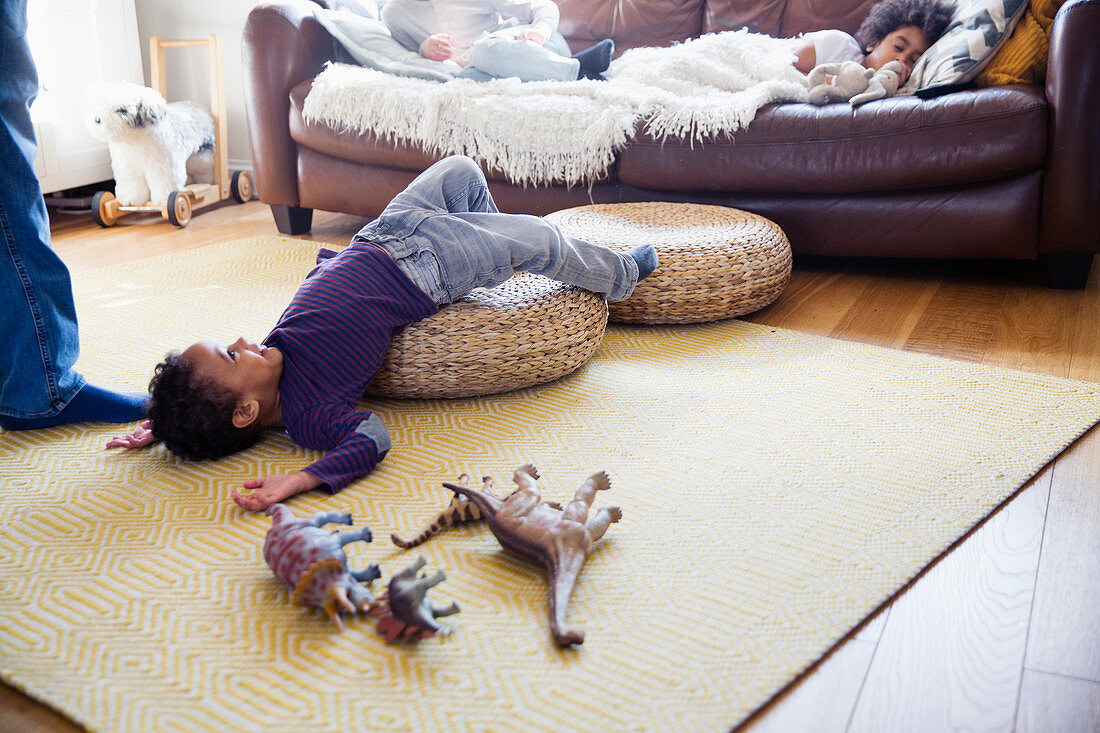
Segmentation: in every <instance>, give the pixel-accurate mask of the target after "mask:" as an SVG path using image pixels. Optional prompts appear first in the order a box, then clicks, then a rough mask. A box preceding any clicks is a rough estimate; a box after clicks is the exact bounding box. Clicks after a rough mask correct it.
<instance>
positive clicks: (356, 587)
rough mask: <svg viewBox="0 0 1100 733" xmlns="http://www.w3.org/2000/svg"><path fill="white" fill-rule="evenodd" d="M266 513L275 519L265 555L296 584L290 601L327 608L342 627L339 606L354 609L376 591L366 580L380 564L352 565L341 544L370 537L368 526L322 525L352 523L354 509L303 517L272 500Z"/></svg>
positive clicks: (284, 577) (279, 575)
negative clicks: (336, 528)
mask: <svg viewBox="0 0 1100 733" xmlns="http://www.w3.org/2000/svg"><path fill="white" fill-rule="evenodd" d="M266 514H267V515H268V516H270V517H271V518H272V522H271V529H269V530H268V531H267V537H266V538H265V539H264V561H265V562H266V563H267V564H268V567H270V568H271V570H272V572H274V573H275V577H277V578H278V579H279V580H281V581H283V582H284V583H286V584H287V585H288V586H290V587H291V588H292V589H293V592H292V593H291V597H290V599H291V602H292V603H294V604H295V605H298V606H314V607H319V608H323V609H324V610H325V613H327V614H328V617H329V618H331V619H332V620H333V622H334V623H335V624H336V626H337V628H339V629H340V630H341V631H342V630H343V628H344V624H343V621H341V620H340V609H341V608H343V609H345V610H347V611H348V612H350V613H355V612H356V611H357V610H358V611H362V610H364V609H366V608H367V607H369V606H370V605H371V604H373V603H374V596H373V595H372V594H371V592H370V591H369V590H368V589H367V587H366V586H365V585H363V583H369V582H370V581H372V580H375V579H376V578H379V577H381V573H380V572H379V571H378V566H377V565H369V566H367V568H366V569H365V570H348V558H347V555H345V554H344V549H343V548H344V545H346V544H348V543H349V542H358V541H360V540H361V541H363V542H370V541H371V539H372V537H371V531H370V528H369V527H360V528H359V529H354V530H348V531H346V532H338V531H337V532H326V531H325V530H323V529H321V527H322V526H324V525H326V524H329V523H337V524H348V525H350V524H351V523H352V520H351V515H350V514H347V513H340V512H319V513H317V514H314V515H313V516H312V517H310V518H309V519H301V518H299V517H295V516H294V514H293V512H291V511H290V510H289V509H287V508H286V507H285V506H283V505H282V504H272V505H271V506H270V507H268V508H267V511H266Z"/></svg>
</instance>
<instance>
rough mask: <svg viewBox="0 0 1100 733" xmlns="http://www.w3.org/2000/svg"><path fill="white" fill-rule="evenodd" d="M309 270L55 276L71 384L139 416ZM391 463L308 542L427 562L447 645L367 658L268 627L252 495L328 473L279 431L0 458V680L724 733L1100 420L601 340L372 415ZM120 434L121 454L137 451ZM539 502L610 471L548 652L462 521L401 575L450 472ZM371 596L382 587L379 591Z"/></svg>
mask: <svg viewBox="0 0 1100 733" xmlns="http://www.w3.org/2000/svg"><path fill="white" fill-rule="evenodd" d="M316 247H317V245H316V244H314V243H311V242H305V241H300V240H294V239H288V238H279V237H264V238H256V239H250V240H242V241H239V242H232V243H228V244H225V245H218V246H212V247H204V248H201V249H196V250H193V251H189V252H184V253H178V254H173V255H170V256H166V257H158V258H152V259H148V260H141V261H138V262H135V263H131V264H127V265H125V266H116V267H110V268H105V269H101V270H96V271H92V272H83V273H75V274H74V289H75V292H76V295H77V306H78V313H79V314H80V316H81V338H82V358H81V362H80V364H79V368H80V369H81V370H82V371H84V372H85V373H86V374H89V375H91V376H92V377H93V378H94V380H95V381H96V382H97V383H99V384H102V385H104V386H109V387H114V388H121V389H141V388H143V386H144V384H145V383H146V382H147V380H148V377H149V372H150V369H151V367H152V365H153V364H154V363H155V362H156V361H157V360H158V359H159V358H160V357H161V356H162V355H163V353H164V352H165V351H167V350H168V349H169V348H173V347H183V346H186V345H187V344H189V343H191V341H193V340H194V339H196V338H198V337H211V338H215V339H220V340H223V341H229V340H232V339H234V338H236V337H237V336H238V335H245V336H249V337H252V338H256V339H258V338H262V337H263V336H264V335H265V334H266V333H267V330H268V329H269V328H270V327H271V326H272V325H273V324H274V321H275V319H276V318H277V317H278V316H279V314H280V313H281V311H282V308H283V306H284V305H285V303H286V302H287V301H288V299H289V297H290V295H291V293H292V292H293V291H294V289H295V287H296V286H297V284H298V282H299V281H300V279H301V278H302V276H303V275H304V274H305V273H306V272H307V271H308V270H309V268H310V266H311V264H312V262H313V258H314V254H315V251H316ZM365 404H366V405H368V406H369V407H370V408H372V409H374V410H375V411H376V412H377V413H378V415H379V416H380V417H381V418H382V419H383V421H384V422H385V423H386V425H387V426H388V427H389V430H390V433H391V436H392V439H393V447H392V449H391V451H390V454H389V455H388V457H387V458H386V459H385V460H384V461H383V462H382V463H381V464H380V465H379V467H378V468H377V469H376V470H375V472H374V473H373V474H371V475H370V476H367V477H364V478H362V479H360V480H358V481H356V482H354V483H352V484H351V485H350V486H348V487H347V488H345V489H344V490H343V491H341V492H339V493H338V494H336V495H334V496H328V495H327V494H322V493H320V492H311V493H308V494H303V495H300V496H297V497H294V498H293V499H291V500H290V501H289V506H290V507H291V509H292V510H293V511H294V512H295V513H296V514H298V515H301V516H304V515H306V514H310V513H313V512H315V511H324V510H337V511H348V512H351V514H352V515H353V516H354V518H355V522H356V525H361V524H367V525H369V526H370V527H371V529H372V530H373V532H374V537H375V541H374V542H373V543H372V544H370V545H366V544H363V543H356V544H354V545H349V546H348V548H347V550H348V554H349V557H350V561H351V565H352V566H353V567H362V566H364V565H366V564H367V563H369V562H376V563H378V564H379V565H380V566H381V569H382V572H383V581H382V583H384V582H386V581H388V579H389V577H390V576H391V575H392V574H393V573H394V572H395V571H397V570H399V569H401V568H403V567H404V566H405V565H406V564H407V563H408V562H410V561H411V560H412V559H414V558H415V557H416V555H417V554H418V553H420V554H423V555H424V556H425V557H426V558H427V560H428V565H427V569H428V570H429V571H430V570H434V569H435V568H442V569H443V570H444V571H445V572H446V574H447V580H446V581H445V582H444V583H442V584H441V585H439V586H436V587H435V588H434V589H433V591H432V597H433V599H434V600H436V601H437V602H441V603H448V602H450V601H452V600H455V601H457V602H458V603H459V605H460V606H461V609H462V611H461V613H459V614H458V615H457V616H454V617H450V618H448V619H444V621H447V622H449V623H450V624H451V625H454V626H455V627H456V628H455V631H454V633H452V634H451V635H449V636H446V637H434V638H431V639H427V640H425V641H422V642H420V643H419V644H417V645H402V644H387V643H386V642H385V640H384V638H383V637H382V636H380V635H379V634H378V633H377V632H376V630H375V626H376V622H375V620H374V619H369V618H366V617H362V616H360V617H355V618H351V619H348V620H347V624H346V626H347V627H346V629H345V630H344V631H343V632H342V633H341V632H338V631H337V630H336V628H335V627H334V626H333V625H332V624H331V623H330V622H329V621H328V620H327V619H326V618H325V617H324V615H323V614H322V613H321V612H319V611H310V610H303V609H300V608H297V607H294V606H292V605H291V604H290V602H289V592H288V590H287V588H285V587H284V586H282V585H281V583H280V582H279V581H277V580H276V579H275V578H274V576H273V575H272V574H271V572H270V571H269V570H268V568H267V566H266V565H265V564H264V562H263V558H262V556H261V546H262V544H263V539H264V535H265V533H266V531H267V528H268V526H269V524H270V520H269V519H268V518H267V517H264V516H263V515H258V514H252V513H248V512H244V511H242V510H240V509H239V508H238V507H237V506H236V505H235V504H234V503H233V502H232V501H231V500H230V499H229V493H230V491H232V490H233V489H234V488H236V487H238V486H239V485H240V484H241V483H242V482H243V481H244V480H246V479H248V478H251V477H255V476H264V475H267V474H269V473H273V472H277V471H291V470H295V469H297V468H300V467H302V466H303V465H305V464H306V463H308V462H310V461H311V460H314V459H315V458H316V457H317V456H318V455H319V454H318V453H316V452H313V451H309V450H305V449H302V448H299V447H297V446H296V445H294V444H293V443H292V442H291V441H290V440H289V439H288V438H287V437H286V436H285V435H281V434H275V433H272V434H270V435H269V436H267V437H266V438H265V439H264V440H262V441H261V442H260V443H259V444H258V445H256V446H255V447H253V448H252V449H250V450H248V451H246V452H243V453H240V454H237V455H234V456H230V457H228V458H225V459H222V460H219V461H215V462H204V463H186V462H182V461H179V460H177V459H175V458H174V457H172V456H171V455H170V454H168V453H166V452H165V450H164V449H163V447H160V446H154V447H152V448H149V449H146V450H143V451H121V450H114V451H106V450H104V449H103V448H102V446H103V444H104V442H105V441H106V440H107V439H108V438H109V437H110V436H112V435H114V434H116V433H118V432H121V430H120V426H110V425H103V424H85V425H69V426H63V427H58V428H51V429H46V430H39V431H29V432H19V433H0V676H2V677H3V679H4V680H5V681H6V682H8V683H9V684H12V685H14V686H15V687H17V688H19V689H20V690H23V691H24V692H26V693H27V694H29V695H30V696H32V697H34V698H37V699H39V700H41V701H43V702H45V703H47V704H49V705H51V706H53V707H55V708H56V709H58V710H60V711H61V712H62V713H64V714H65V715H67V716H68V717H70V718H72V719H73V720H75V721H76V722H78V723H80V724H82V725H85V726H87V727H88V728H90V729H92V730H141V731H153V730H155V731H176V730H217V731H225V730H258V731H259V730H262V731H303V730H310V731H329V730H331V731H337V730H370V731H410V730H414V731H415V730H525V731H526V730H547V731H561V730H660V731H676V730H684V731H721V730H728V729H729V728H730V727H732V726H735V725H737V724H738V723H739V722H741V721H743V720H744V719H745V718H746V717H747V716H748V715H749V714H751V713H752V712H753V711H754V710H755V709H756V708H758V707H759V706H761V705H763V704H764V703H765V702H767V700H768V699H769V698H770V697H771V696H772V695H774V694H775V693H776V692H777V691H779V690H780V689H782V688H783V687H784V686H786V685H787V684H789V683H790V682H791V681H792V679H793V678H794V677H795V676H797V675H798V674H799V673H801V672H802V671H804V670H805V669H806V668H807V667H808V666H810V665H811V664H813V663H814V662H815V661H816V660H817V659H819V658H820V657H821V656H822V655H823V654H825V653H826V652H827V651H828V650H829V649H830V648H831V647H833V646H834V645H835V644H836V643H837V642H838V641H839V640H840V639H841V638H842V637H843V636H844V635H845V634H846V633H847V632H848V631H849V630H851V629H852V628H853V627H855V626H857V625H858V624H859V623H861V622H862V621H863V620H864V619H865V618H866V617H867V616H868V615H869V614H871V613H872V612H873V611H874V610H875V609H876V608H878V607H879V606H880V605H882V604H883V603H884V602H886V601H888V600H889V599H890V598H891V597H892V596H893V595H894V594H896V593H897V592H898V591H899V590H900V589H901V588H902V587H903V586H904V585H905V583H906V582H908V581H909V580H910V579H911V578H913V577H914V576H915V575H916V574H918V573H919V572H920V571H921V570H922V569H923V568H924V567H926V566H927V565H928V564H929V563H930V562H932V561H934V560H935V559H936V558H937V557H938V556H939V555H940V554H942V553H943V552H944V551H945V550H946V549H947V548H948V547H950V545H951V544H952V543H953V542H955V541H956V540H957V539H958V538H959V537H960V536H962V535H963V534H964V533H965V532H967V531H968V530H969V529H970V528H971V527H973V526H974V525H975V524H976V523H978V522H979V521H981V520H982V519H983V518H984V517H985V516H987V515H988V514H989V513H990V512H991V511H992V510H993V509H995V508H996V507H997V506H998V505H1000V504H1001V503H1002V502H1004V501H1005V500H1006V499H1008V498H1009V497H1010V496H1011V495H1012V494H1013V493H1014V492H1015V491H1016V490H1017V489H1018V488H1019V487H1020V486H1022V485H1023V484H1024V483H1025V482H1026V481H1027V480H1028V479H1029V478H1030V477H1031V476H1033V475H1034V474H1035V473H1036V472H1038V470H1039V469H1040V468H1041V467H1042V466H1043V465H1045V464H1046V463H1047V462H1048V461H1050V460H1051V459H1053V458H1054V457H1055V456H1057V455H1058V453H1059V452H1061V451H1062V450H1063V449H1064V448H1065V447H1066V446H1067V445H1068V444H1070V443H1071V442H1072V441H1073V440H1074V439H1076V438H1077V437H1078V436H1080V435H1081V434H1082V433H1083V432H1085V431H1087V430H1088V429H1089V428H1090V427H1091V426H1092V425H1093V424H1094V423H1095V422H1096V421H1097V419H1098V418H1100V385H1096V384H1091V383H1082V382H1075V381H1068V380H1062V379H1056V378H1051V377H1046V376H1039V375H1034V374H1025V373H1019V372H1014V371H1008V370H1003V369H997V368H991V367H987V366H982V365H978V364H971V363H964V362H957V361H950V360H946V359H942V358H936V357H930V356H924V355H919V354H912V353H903V352H898V351H892V350H887V349H882V348H877V347H873V346H866V345H861V344H854V343H847V342H841V341H836V340H830V339H826V338H821V337H817V336H809V335H805V334H801V333H796V332H791V331H784V330H781V329H775V328H770V327H767V326H761V325H754V324H749V323H744V322H741V321H736V320H729V321H723V322H719V323H714V324H706V325H694V326H683V327H629V328H627V327H621V326H612V327H609V328H608V330H607V333H606V336H605V339H604V342H603V344H602V346H601V347H600V349H599V351H598V352H597V354H596V356H595V357H594V358H593V359H592V361H590V362H589V363H588V364H587V365H586V366H584V367H582V368H581V369H580V370H578V371H577V372H575V373H573V374H572V375H569V376H568V377H565V378H563V379H561V380H558V381H557V382H554V383H551V384H546V385H542V386H538V387H534V388H530V389H524V390H520V391H517V392H512V393H509V394H503V395H495V396H490V397H481V398H474V399H458V400H419V401H413V400H409V401H402V400H381V399H370V400H368V401H366V402H365ZM126 427H128V426H121V428H126ZM526 461H532V462H534V463H535V464H536V465H537V466H538V467H539V469H540V471H541V473H542V475H543V479H542V481H541V484H542V486H543V496H544V498H545V499H550V500H553V499H558V500H563V499H564V500H568V498H569V497H571V496H572V493H573V491H574V490H575V489H576V488H577V486H579V484H580V483H581V482H582V481H583V480H584V478H585V477H586V476H587V475H589V474H590V473H592V472H594V471H596V470H600V469H605V470H607V472H608V473H609V474H610V476H611V480H612V487H611V490H610V491H607V492H601V494H600V495H599V496H598V497H597V500H596V504H595V507H599V506H607V505H618V506H620V507H621V508H622V511H623V518H622V521H621V522H619V523H618V524H614V525H612V526H611V528H610V529H609V530H608V532H607V534H606V535H605V537H604V538H603V539H602V540H601V541H600V542H598V543H597V545H596V546H595V548H594V551H593V553H592V555H591V557H590V558H589V560H588V562H587V563H586V565H585V567H584V569H583V571H582V573H581V575H580V579H579V582H578V584H577V588H576V591H575V593H574V596H573V599H572V601H571V603H570V606H569V609H568V620H569V623H570V625H572V626H575V627H578V628H582V629H584V630H585V632H586V639H585V642H584V644H583V645H582V646H580V647H576V648H572V649H566V650H561V649H559V648H558V647H557V646H556V645H555V644H554V643H553V640H552V639H551V637H550V635H549V632H548V628H547V612H546V580H545V574H544V573H543V571H542V570H540V569H537V568H534V567H532V566H529V565H526V564H524V563H523V562H521V561H519V560H516V559H514V558H512V557H511V556H509V555H506V554H504V553H503V552H502V551H501V549H500V547H499V545H498V544H497V542H496V540H495V539H494V538H493V536H492V535H491V534H490V533H489V531H488V529H487V528H486V527H485V526H483V525H480V524H474V525H466V526H463V527H460V528H457V529H452V530H450V531H448V532H445V533H443V534H440V535H438V536H437V537H436V538H435V539H433V540H431V541H429V542H428V543H427V544H425V545H422V546H421V547H419V548H417V549H416V550H413V551H411V552H403V551H400V550H398V549H397V548H396V547H394V546H392V545H391V544H390V543H389V541H388V537H389V535H390V533H391V532H398V533H400V534H410V533H412V532H414V531H416V530H418V529H419V528H420V527H421V526H422V525H423V524H424V523H425V522H426V521H428V520H429V519H430V518H431V517H432V516H434V514H435V513H436V512H437V511H438V510H439V509H440V508H442V507H443V506H444V505H445V504H446V502H447V501H448V499H449V492H448V491H447V490H445V489H443V488H442V487H441V486H440V483H441V482H442V481H448V480H453V479H454V478H455V477H456V476H457V475H458V474H460V473H462V472H466V473H470V474H471V475H474V476H481V475H485V474H491V475H493V476H494V477H495V478H496V479H497V485H498V487H500V488H505V486H506V485H507V483H508V479H509V477H510V476H511V473H512V471H513V470H514V468H515V467H516V466H518V465H519V464H521V463H524V462H526ZM382 583H380V582H379V581H375V583H374V587H375V588H376V590H380V589H381V587H382Z"/></svg>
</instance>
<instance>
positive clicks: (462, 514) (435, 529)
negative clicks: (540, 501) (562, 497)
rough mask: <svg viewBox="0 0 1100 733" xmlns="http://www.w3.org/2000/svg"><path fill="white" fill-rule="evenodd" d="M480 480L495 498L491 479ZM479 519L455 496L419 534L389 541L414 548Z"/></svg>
mask: <svg viewBox="0 0 1100 733" xmlns="http://www.w3.org/2000/svg"><path fill="white" fill-rule="evenodd" d="M472 480H473V479H472V478H471V476H470V474H468V473H464V474H462V475H461V476H459V477H458V483H460V484H462V485H463V486H469V485H470V481H472ZM481 480H482V487H481V490H482V491H485V492H487V493H489V494H493V495H494V496H495V494H494V492H493V477H492V476H484V477H482V479H481ZM505 498H507V497H505ZM544 503H545V504H546V505H547V506H550V507H553V508H555V509H561V504H559V503H557V502H556V501H547V502H544ZM481 518H482V517H481V509H479V508H478V506H477V504H475V503H474V502H472V501H470V500H469V499H467V498H466V497H465V496H460V495H459V494H455V495H454V496H452V497H451V503H450V504H448V505H447V508H446V509H444V510H443V511H441V512H440V513H439V514H437V515H436V517H435V519H433V520H432V521H431V522H430V523H429V524H428V526H427V527H425V528H424V529H422V530H420V532H418V533H417V534H415V535H413V536H412V537H410V538H408V539H402V538H401V537H399V536H398V535H397V534H391V535H390V539H391V540H393V544H395V545H397V546H398V547H401V548H405V549H407V548H409V547H416V546H417V545H419V544H421V543H423V542H427V541H428V540H429V539H431V538H432V537H434V536H435V535H436V534H438V533H440V532H442V531H443V530H444V529H446V528H448V527H454V526H456V525H459V524H466V523H468V522H476V521H478V520H479V519H481Z"/></svg>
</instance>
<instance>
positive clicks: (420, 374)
mask: <svg viewBox="0 0 1100 733" xmlns="http://www.w3.org/2000/svg"><path fill="white" fill-rule="evenodd" d="M606 325H607V303H606V302H605V301H604V299H603V298H601V297H600V296H598V295H596V294H594V293H590V292H588V291H587V290H581V289H580V288H575V287H572V286H568V285H562V284H561V283H558V282H555V281H553V280H550V279H548V278H545V277H541V276H539V275H530V274H521V275H519V276H517V277H514V278H512V279H511V280H508V281H507V282H505V283H503V284H502V285H500V286H499V287H496V288H492V289H488V290H487V289H484V288H480V289H478V290H475V291H474V292H473V293H471V294H470V295H468V296H467V297H465V298H463V299H462V300H459V301H457V302H455V303H452V304H451V305H449V306H445V307H443V308H440V309H439V311H438V312H437V313H435V314H433V315H431V316H428V317H427V318H425V319H424V320H422V321H418V322H417V323H414V324H412V325H411V326H408V327H406V328H404V329H402V330H401V331H400V332H398V333H397V335H396V336H395V337H394V339H393V341H392V342H391V343H390V348H389V351H387V352H386V358H385V360H384V361H383V362H382V366H381V368H379V370H378V373H377V374H375V375H374V379H373V380H372V381H371V383H370V385H369V386H368V387H367V394H371V395H377V396H381V397H474V396H477V395H486V394H496V393H498V392H508V391H510V390H513V389H519V388H520V387H530V386H533V385H536V384H542V383H543V382H549V381H551V380H554V379H557V378H559V377H564V376H565V375H566V374H569V373H571V372H573V371H575V370H576V369H578V368H579V367H580V366H581V365H583V364H584V363H585V362H587V361H588V360H589V359H591V358H592V355H593V354H594V353H596V349H598V348H599V346H600V342H601V341H603V332H604V327H605V326H606Z"/></svg>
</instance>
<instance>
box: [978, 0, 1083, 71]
mask: <svg viewBox="0 0 1100 733" xmlns="http://www.w3.org/2000/svg"><path fill="white" fill-rule="evenodd" d="M1065 2H1066V0H1028V4H1027V12H1025V13H1024V17H1023V18H1021V19H1020V22H1019V23H1018V24H1017V25H1016V30H1014V31H1012V37H1011V38H1009V39H1008V43H1006V44H1005V45H1003V46H1001V48H1000V50H999V51H997V54H996V55H995V56H994V57H993V60H992V61H990V62H989V65H988V66H986V67H985V70H984V71H982V73H981V74H978V78H977V79H975V80H974V81H975V83H976V84H977V85H978V86H980V87H992V86H998V85H1001V84H1042V83H1043V81H1044V80H1045V79H1046V75H1047V55H1048V53H1049V51H1050V27H1051V25H1053V24H1054V16H1055V15H1057V13H1058V8H1060V7H1062V5H1064V4H1065Z"/></svg>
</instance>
